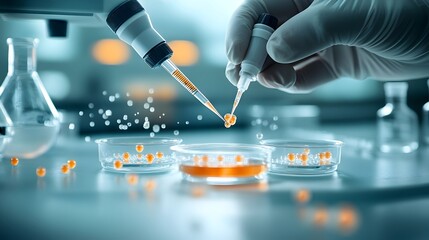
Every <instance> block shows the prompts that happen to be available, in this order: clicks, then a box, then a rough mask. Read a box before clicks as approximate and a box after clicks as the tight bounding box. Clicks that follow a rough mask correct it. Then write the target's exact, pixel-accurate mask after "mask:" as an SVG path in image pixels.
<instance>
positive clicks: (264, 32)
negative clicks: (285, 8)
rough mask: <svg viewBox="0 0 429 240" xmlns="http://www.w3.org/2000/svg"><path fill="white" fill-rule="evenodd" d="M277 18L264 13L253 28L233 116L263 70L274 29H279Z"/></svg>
mask: <svg viewBox="0 0 429 240" xmlns="http://www.w3.org/2000/svg"><path fill="white" fill-rule="evenodd" d="M277 22H278V20H277V18H276V17H274V16H272V15H270V14H268V13H262V14H261V15H260V16H259V18H258V21H257V22H256V24H255V25H254V26H253V31H252V38H251V39H250V43H249V47H248V49H247V52H246V55H245V57H244V60H243V62H242V63H241V70H240V73H239V75H240V78H239V80H238V83H237V94H236V96H235V99H234V103H233V106H232V110H231V115H233V114H234V111H235V109H236V108H237V106H238V103H239V102H240V99H241V97H242V95H243V93H244V91H246V90H247V89H248V88H249V85H250V83H251V82H254V81H256V76H257V75H258V73H259V72H260V71H261V69H262V65H263V64H264V62H265V59H266V58H267V55H268V53H267V50H266V46H267V42H268V39H269V38H270V36H271V34H272V33H273V32H274V29H275V28H276V27H277Z"/></svg>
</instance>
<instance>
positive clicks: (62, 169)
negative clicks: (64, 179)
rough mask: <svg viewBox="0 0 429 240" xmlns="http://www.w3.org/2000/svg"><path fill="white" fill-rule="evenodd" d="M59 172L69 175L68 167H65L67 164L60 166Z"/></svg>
mask: <svg viewBox="0 0 429 240" xmlns="http://www.w3.org/2000/svg"><path fill="white" fill-rule="evenodd" d="M61 172H62V173H64V174H67V173H69V172H70V168H69V165H67V164H64V165H62V166H61Z"/></svg>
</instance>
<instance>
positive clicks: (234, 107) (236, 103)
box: [231, 90, 243, 115]
mask: <svg viewBox="0 0 429 240" xmlns="http://www.w3.org/2000/svg"><path fill="white" fill-rule="evenodd" d="M242 94H243V92H242V91H240V90H238V91H237V95H236V96H235V99H234V103H233V105H232V110H231V115H233V114H234V112H235V109H236V108H237V106H238V103H239V102H240V99H241V95H242Z"/></svg>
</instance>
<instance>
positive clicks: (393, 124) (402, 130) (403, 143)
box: [377, 82, 419, 153]
mask: <svg viewBox="0 0 429 240" xmlns="http://www.w3.org/2000/svg"><path fill="white" fill-rule="evenodd" d="M384 90H385V93H386V105H385V106H384V107H383V108H381V109H379V110H378V111H377V131H378V146H379V150H380V151H381V152H384V153H395V152H398V153H409V152H413V151H414V150H416V149H417V148H418V146H419V144H418V139H419V132H418V131H419V127H418V120H417V115H416V113H415V112H413V110H411V109H410V108H409V107H408V106H407V90H408V83H406V82H388V83H385V84H384Z"/></svg>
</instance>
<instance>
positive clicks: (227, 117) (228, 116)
mask: <svg viewBox="0 0 429 240" xmlns="http://www.w3.org/2000/svg"><path fill="white" fill-rule="evenodd" d="M223 119H225V121H226V122H229V120H230V119H231V114H229V113H227V114H225V115H224V116H223Z"/></svg>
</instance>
